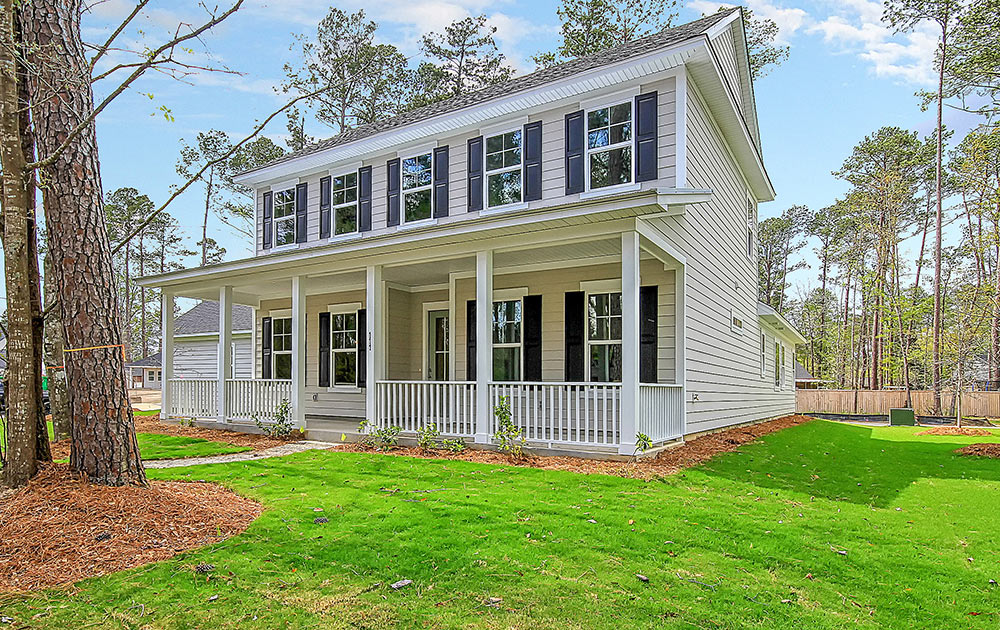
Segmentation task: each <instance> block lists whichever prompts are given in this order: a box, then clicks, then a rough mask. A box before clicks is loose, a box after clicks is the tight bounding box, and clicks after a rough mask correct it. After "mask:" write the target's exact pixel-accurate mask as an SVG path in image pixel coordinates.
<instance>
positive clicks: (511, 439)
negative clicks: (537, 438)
mask: <svg viewBox="0 0 1000 630" xmlns="http://www.w3.org/2000/svg"><path fill="white" fill-rule="evenodd" d="M493 415H494V416H495V417H496V419H497V431H496V433H494V434H493V439H494V440H495V441H496V443H497V450H499V451H500V452H501V453H506V454H507V455H508V456H510V457H511V458H513V459H521V458H522V457H524V450H523V449H524V442H525V439H524V436H523V435H521V429H519V428H517V427H516V426H514V423H513V422H512V421H511V413H510V399H509V398H508V397H507V396H501V397H500V402H499V404H497V406H496V407H494V408H493Z"/></svg>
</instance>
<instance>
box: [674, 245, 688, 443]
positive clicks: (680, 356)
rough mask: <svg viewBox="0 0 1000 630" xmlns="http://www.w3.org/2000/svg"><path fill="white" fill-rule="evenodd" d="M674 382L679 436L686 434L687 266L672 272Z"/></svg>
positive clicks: (681, 266)
mask: <svg viewBox="0 0 1000 630" xmlns="http://www.w3.org/2000/svg"><path fill="white" fill-rule="evenodd" d="M674 382H676V383H679V384H680V385H681V401H682V403H681V414H682V417H681V435H683V434H685V433H687V266H686V265H680V266H679V267H677V269H676V270H675V271H674Z"/></svg>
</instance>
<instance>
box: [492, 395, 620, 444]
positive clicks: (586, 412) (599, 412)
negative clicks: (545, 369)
mask: <svg viewBox="0 0 1000 630" xmlns="http://www.w3.org/2000/svg"><path fill="white" fill-rule="evenodd" d="M621 389H622V388H621V385H620V384H616V383H493V384H491V385H490V407H491V409H496V407H497V406H498V405H499V404H500V399H501V398H502V397H507V398H508V399H509V401H510V412H511V421H512V422H513V423H514V426H516V427H519V428H520V429H521V431H522V434H523V435H524V437H525V438H526V439H528V440H531V441H538V442H549V443H563V444H581V445H588V446H589V445H598V446H617V445H618V443H619V440H620V433H621ZM496 428H497V420H496V414H493V415H492V417H491V418H490V433H491V434H492V433H493V432H495V431H496Z"/></svg>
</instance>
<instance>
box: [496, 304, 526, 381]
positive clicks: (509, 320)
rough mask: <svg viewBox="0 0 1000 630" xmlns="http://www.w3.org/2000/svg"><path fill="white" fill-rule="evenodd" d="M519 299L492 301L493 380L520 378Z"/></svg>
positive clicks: (520, 318) (520, 322)
mask: <svg viewBox="0 0 1000 630" xmlns="http://www.w3.org/2000/svg"><path fill="white" fill-rule="evenodd" d="M522 312H523V311H522V307H521V300H498V301H495V302H493V380H494V381H519V380H521V357H522V352H521V332H522V331H521V326H522V321H521V320H522Z"/></svg>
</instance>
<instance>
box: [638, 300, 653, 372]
mask: <svg viewBox="0 0 1000 630" xmlns="http://www.w3.org/2000/svg"><path fill="white" fill-rule="evenodd" d="M656 302H657V288H656V285H652V286H648V287H639V382H640V383H655V382H656V341H657V330H656V324H657V322H656V318H657V304H656Z"/></svg>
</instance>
